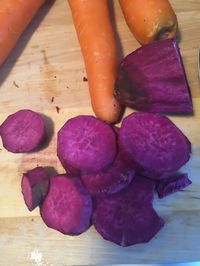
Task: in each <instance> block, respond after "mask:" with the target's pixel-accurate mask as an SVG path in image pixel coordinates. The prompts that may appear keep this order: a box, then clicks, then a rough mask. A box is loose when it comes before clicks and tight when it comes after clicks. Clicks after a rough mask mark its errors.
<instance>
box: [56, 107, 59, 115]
mask: <svg viewBox="0 0 200 266" xmlns="http://www.w3.org/2000/svg"><path fill="white" fill-rule="evenodd" d="M56 111H57V113H58V114H59V112H60V107H58V106H56Z"/></svg>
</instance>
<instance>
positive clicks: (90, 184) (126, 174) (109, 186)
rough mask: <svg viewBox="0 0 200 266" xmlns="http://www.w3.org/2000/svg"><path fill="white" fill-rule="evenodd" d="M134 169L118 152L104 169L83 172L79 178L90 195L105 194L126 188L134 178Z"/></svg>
mask: <svg viewBox="0 0 200 266" xmlns="http://www.w3.org/2000/svg"><path fill="white" fill-rule="evenodd" d="M134 175H135V170H134V168H133V166H132V165H131V164H130V163H129V162H128V161H126V159H125V157H124V156H123V154H121V153H120V152H119V153H118V155H117V156H116V158H115V160H114V162H113V163H112V165H111V166H110V167H109V168H107V169H105V170H104V171H101V172H98V173H93V174H85V175H82V176H81V178H82V180H83V183H84V185H85V186H86V188H87V189H88V190H89V192H90V193H91V194H92V195H96V196H98V195H105V194H113V193H116V192H119V191H120V190H122V189H124V188H126V187H127V186H128V185H129V184H130V182H131V180H132V179H133V178H134Z"/></svg>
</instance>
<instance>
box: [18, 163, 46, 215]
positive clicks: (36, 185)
mask: <svg viewBox="0 0 200 266" xmlns="http://www.w3.org/2000/svg"><path fill="white" fill-rule="evenodd" d="M48 187H49V178H48V175H47V173H46V171H45V169H44V168H43V167H36V168H34V169H32V170H30V171H28V172H27V173H24V174H23V176H22V182H21V188H22V194H23V197H24V201H25V203H26V206H27V207H28V209H29V211H32V210H34V209H35V208H36V207H38V206H39V205H40V204H41V203H42V202H43V200H44V198H45V196H46V194H47V192H48Z"/></svg>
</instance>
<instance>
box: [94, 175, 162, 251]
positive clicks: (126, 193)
mask: <svg viewBox="0 0 200 266" xmlns="http://www.w3.org/2000/svg"><path fill="white" fill-rule="evenodd" d="M153 192H154V182H153V181H150V180H148V179H146V178H144V177H142V176H136V177H135V178H134V179H133V181H132V182H131V184H130V186H128V187H127V188H126V189H124V190H122V191H120V192H119V193H116V194H113V195H109V196H106V197H99V198H97V199H96V208H95V210H94V214H93V224H94V226H95V228H96V230H97V231H98V233H99V234H100V235H101V236H102V237H103V238H104V239H106V240H109V241H111V242H114V243H116V244H118V245H121V246H124V247H125V246H130V245H134V244H139V243H145V242H148V241H150V240H151V239H152V238H153V237H154V236H155V235H156V234H157V233H158V231H159V230H160V229H161V228H162V227H163V226H164V221H163V219H162V218H160V217H159V216H158V215H157V213H156V212H155V210H154V209H153V207H152V199H153Z"/></svg>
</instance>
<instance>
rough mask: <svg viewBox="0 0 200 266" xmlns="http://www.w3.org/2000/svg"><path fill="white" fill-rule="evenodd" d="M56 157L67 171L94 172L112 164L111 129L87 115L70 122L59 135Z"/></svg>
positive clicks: (113, 139) (114, 143) (113, 140)
mask: <svg viewBox="0 0 200 266" xmlns="http://www.w3.org/2000/svg"><path fill="white" fill-rule="evenodd" d="M57 143H58V144H57V145H58V146H57V155H58V158H59V159H60V161H61V163H62V165H63V167H64V168H66V170H67V171H68V169H71V172H75V173H78V172H80V173H94V172H98V171H101V170H103V169H105V168H106V167H108V166H109V165H111V163H112V162H113V161H114V158H115V156H116V153H117V140H116V134H115V132H114V130H113V128H112V127H111V126H110V125H108V124H106V123H104V122H102V121H101V120H99V119H97V118H95V117H93V116H87V115H80V116H77V117H74V118H71V119H69V120H68V121H67V122H66V123H65V124H64V126H63V127H62V128H61V129H60V130H59V132H58V141H57Z"/></svg>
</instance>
